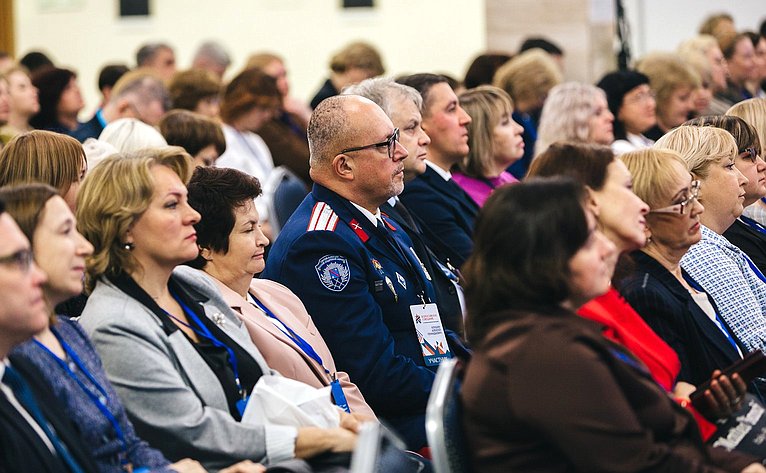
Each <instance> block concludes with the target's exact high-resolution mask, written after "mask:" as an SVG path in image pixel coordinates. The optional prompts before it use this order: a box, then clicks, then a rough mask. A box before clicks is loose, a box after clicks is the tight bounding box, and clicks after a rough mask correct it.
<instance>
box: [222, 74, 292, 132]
mask: <svg viewBox="0 0 766 473" xmlns="http://www.w3.org/2000/svg"><path fill="white" fill-rule="evenodd" d="M281 101H282V95H281V94H280V93H279V89H278V88H277V81H276V80H274V78H273V77H271V76H268V75H266V74H265V73H264V72H263V71H261V70H260V69H255V68H253V69H247V70H245V71H243V72H241V73H239V75H238V76H237V77H235V78H234V79H232V80H231V82H229V85H228V86H226V89H225V90H224V92H223V102H222V103H221V118H222V119H223V121H224V122H226V123H231V122H232V121H234V120H236V119H237V118H239V117H240V116H241V115H243V114H245V113H247V112H248V111H250V109H252V108H253V107H276V106H278V105H279V104H280V103H281Z"/></svg>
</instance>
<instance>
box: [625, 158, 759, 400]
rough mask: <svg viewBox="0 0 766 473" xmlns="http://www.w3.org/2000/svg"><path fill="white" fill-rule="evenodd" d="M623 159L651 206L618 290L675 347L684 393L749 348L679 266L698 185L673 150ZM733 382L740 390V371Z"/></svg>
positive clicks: (691, 228)
mask: <svg viewBox="0 0 766 473" xmlns="http://www.w3.org/2000/svg"><path fill="white" fill-rule="evenodd" d="M622 159H623V161H624V162H625V165H626V166H627V167H628V169H630V172H631V174H632V175H633V189H634V190H635V192H636V194H637V195H638V196H639V197H641V198H642V199H643V200H645V201H646V202H647V203H648V204H649V205H650V206H651V210H650V211H649V214H648V215H647V216H646V224H647V232H648V233H649V235H651V237H650V238H649V239H648V243H647V244H646V246H645V247H644V248H642V249H641V250H640V251H635V252H633V253H632V254H631V256H632V261H633V263H634V265H635V267H634V268H633V271H632V272H631V274H630V275H629V276H628V277H627V278H625V279H623V280H622V281H620V282H619V283H618V286H619V288H620V293H621V294H622V295H623V296H624V297H625V299H627V301H628V302H629V303H630V305H631V306H633V307H634V308H635V309H636V310H637V311H638V313H640V314H641V315H642V317H643V318H644V320H645V321H646V322H647V323H648V324H649V326H650V327H652V329H654V331H655V332H656V333H657V334H658V335H659V336H660V337H662V339H663V340H665V341H666V342H667V343H668V345H670V346H671V347H672V348H673V350H674V351H675V352H676V354H677V355H678V358H679V360H680V362H681V371H680V373H679V376H678V379H679V380H681V381H683V382H685V383H688V384H691V385H692V386H688V388H689V394H690V393H691V391H692V390H693V386H697V385H700V384H701V383H703V382H705V381H707V380H708V378H709V377H710V373H711V372H713V371H714V370H716V369H723V368H725V367H727V366H729V365H731V364H732V363H734V362H735V361H737V360H739V359H741V358H742V354H743V353H744V352H746V351H747V350H746V349H745V347H744V346H742V345H741V343H740V342H739V340H738V339H737V338H736V337H735V336H734V335H733V333H732V331H731V329H730V328H729V326H728V324H727V323H726V322H725V321H724V320H723V319H722V318H721V316H720V315H719V310H718V308H717V306H716V304H715V301H714V300H713V299H712V298H710V297H709V295H708V294H707V293H706V292H705V290H704V289H702V287H701V286H700V284H699V283H698V282H697V281H695V280H694V279H693V278H692V277H691V276H690V275H689V274H688V273H687V272H686V271H684V270H683V269H682V268H681V258H682V257H683V256H684V255H685V254H686V252H687V251H688V250H689V248H690V247H691V246H692V245H694V244H696V243H697V242H699V241H700V238H701V232H700V228H701V224H700V216H701V215H702V214H703V212H704V211H705V208H704V207H703V206H702V204H700V202H699V201H698V200H697V197H698V196H699V193H700V187H701V183H700V181H699V180H693V177H692V176H691V175H690V173H689V171H688V169H687V168H686V162H685V161H684V160H683V159H681V156H679V155H678V153H676V152H674V151H669V150H663V149H647V150H640V151H633V152H630V153H626V154H625V155H623V156H622ZM731 381H732V383H734V385H735V386H737V387H738V389H739V390H741V391H744V389H745V386H744V383H743V382H742V380H741V379H740V378H739V376H734V377H733V378H732V380H731ZM734 398H735V400H736V398H737V396H735V397H734ZM738 404H739V403H738V402H735V403H734V405H733V406H731V407H732V408H736V407H738Z"/></svg>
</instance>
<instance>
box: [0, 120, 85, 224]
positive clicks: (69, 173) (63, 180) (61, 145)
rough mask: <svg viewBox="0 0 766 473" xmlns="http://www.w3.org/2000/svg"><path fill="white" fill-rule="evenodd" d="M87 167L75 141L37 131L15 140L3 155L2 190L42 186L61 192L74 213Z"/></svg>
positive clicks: (0, 166) (0, 160) (0, 161)
mask: <svg viewBox="0 0 766 473" xmlns="http://www.w3.org/2000/svg"><path fill="white" fill-rule="evenodd" d="M87 169H88V163H87V161H86V160H85V153H84V152H83V149H82V146H81V145H80V143H78V142H77V140H75V139H74V138H72V137H70V136H66V135H62V134H60V133H54V132H51V131H42V130H35V131H30V132H28V133H22V134H20V135H18V136H16V137H15V138H14V139H12V140H11V141H10V142H9V143H8V145H6V146H5V148H3V151H2V152H0V187H1V186H8V185H12V184H27V183H31V182H40V183H43V184H48V185H49V186H51V187H53V188H55V189H56V190H58V192H59V195H60V196H61V197H63V198H64V201H65V202H66V203H67V205H69V208H70V209H71V210H72V211H74V209H75V207H76V206H77V190H78V189H79V188H80V182H81V181H82V180H83V178H84V177H85V173H86V171H87Z"/></svg>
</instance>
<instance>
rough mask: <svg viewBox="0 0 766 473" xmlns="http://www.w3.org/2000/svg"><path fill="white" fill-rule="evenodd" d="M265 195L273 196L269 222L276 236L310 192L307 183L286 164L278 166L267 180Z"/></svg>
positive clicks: (269, 203) (269, 206)
mask: <svg viewBox="0 0 766 473" xmlns="http://www.w3.org/2000/svg"><path fill="white" fill-rule="evenodd" d="M263 193H264V195H267V196H271V199H270V201H269V202H268V204H267V205H268V208H269V223H270V224H271V230H272V232H273V233H272V234H273V236H274V238H276V236H277V235H279V232H280V230H282V227H283V226H284V225H285V223H286V222H287V220H288V219H289V218H290V216H291V215H292V214H293V212H295V209H297V208H298V206H299V205H300V204H301V202H303V199H304V198H305V197H306V194H308V193H309V190H308V188H307V187H306V184H305V183H304V182H303V180H302V179H301V178H300V177H298V176H297V175H296V174H295V173H293V172H292V171H290V170H289V169H287V168H286V167H284V166H277V167H276V168H274V169H273V170H272V171H271V173H269V178H268V179H267V180H266V184H265V185H264V188H263Z"/></svg>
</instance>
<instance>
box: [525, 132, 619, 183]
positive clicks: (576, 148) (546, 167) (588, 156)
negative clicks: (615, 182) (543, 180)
mask: <svg viewBox="0 0 766 473" xmlns="http://www.w3.org/2000/svg"><path fill="white" fill-rule="evenodd" d="M613 161H614V154H613V153H612V150H611V149H610V148H609V147H608V146H602V145H595V144H589V143H571V142H558V143H553V144H552V145H550V146H549V147H548V149H546V150H545V151H544V152H543V153H542V154H541V155H539V156H537V157H536V158H535V159H534V160H533V161H532V166H530V168H529V174H528V175H529V176H530V177H532V176H538V177H546V176H567V177H570V178H572V179H574V180H575V181H577V182H579V183H581V184H583V185H586V186H588V187H590V188H591V189H593V190H595V191H597V190H600V189H601V188H602V187H604V184H605V183H606V177H607V169H608V168H609V165H610V164H612V162H613Z"/></svg>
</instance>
